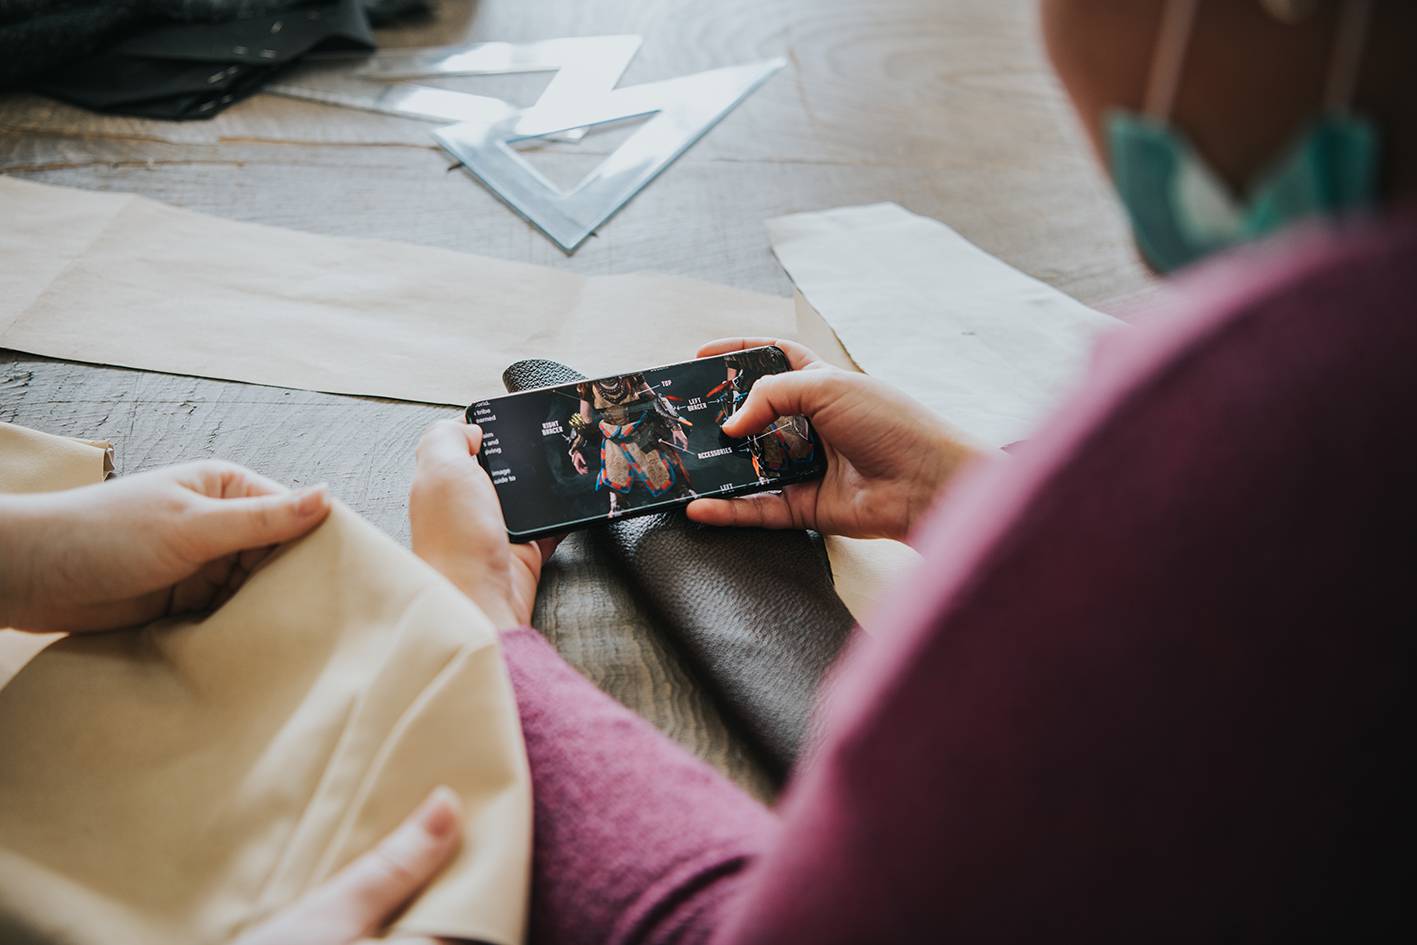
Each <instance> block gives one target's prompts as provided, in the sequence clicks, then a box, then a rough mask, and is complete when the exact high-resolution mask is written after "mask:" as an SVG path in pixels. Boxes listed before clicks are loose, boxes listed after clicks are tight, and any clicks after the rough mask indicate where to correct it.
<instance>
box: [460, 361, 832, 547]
mask: <svg viewBox="0 0 1417 945" xmlns="http://www.w3.org/2000/svg"><path fill="white" fill-rule="evenodd" d="M788 370H790V366H789V365H788V362H787V356H786V355H785V354H784V353H783V352H782V350H781V349H780V348H776V347H770V346H769V347H762V348H748V349H745V350H742V351H734V352H730V353H728V354H722V355H715V356H713V357H708V358H700V359H698V360H696V361H685V362H684V363H682V364H671V365H668V366H666V367H657V368H649V369H647V370H644V371H636V372H634V373H632V374H619V375H615V376H613V377H602V378H597V379H595V380H590V381H583V382H580V383H574V384H561V385H558V386H555V387H542V388H538V389H536V390H528V391H521V392H519V393H515V394H507V395H505V396H502V397H493V398H490V399H488V400H479V401H477V402H476V403H474V404H472V405H471V406H470V407H468V408H467V420H468V422H469V423H476V424H477V425H478V426H480V427H482V449H481V450H480V451H479V452H478V456H477V458H478V461H479V462H480V463H481V464H482V466H483V468H484V469H486V470H487V474H488V475H489V476H491V478H492V485H493V486H494V487H495V488H496V490H497V497H498V499H499V500H500V501H501V503H502V515H503V517H504V518H505V519H506V522H507V534H508V535H509V536H510V537H511V539H512V540H513V541H531V540H533V539H536V538H543V537H546V536H548V535H554V534H558V533H560V532H564V531H568V530H570V529H574V528H583V527H585V526H588V525H593V524H596V523H598V522H604V521H608V520H610V519H613V518H624V517H629V516H634V515H644V514H646V513H649V512H662V511H664V510H666V509H670V508H674V507H677V506H681V505H685V504H687V503H689V502H690V501H692V500H693V499H696V498H702V497H710V496H712V497H718V498H727V497H732V496H742V495H750V494H752V493H755V492H765V491H769V490H774V489H781V488H783V487H784V486H786V485H790V484H792V483H796V482H804V481H806V480H809V479H815V478H817V477H819V476H821V475H822V473H823V471H824V470H825V468H826V457H825V455H824V454H823V450H822V445H821V442H820V440H819V439H818V438H817V434H816V431H815V430H813V429H812V426H811V424H810V423H809V422H808V421H807V419H806V418H805V417H781V418H778V419H777V420H776V421H774V422H773V423H771V424H770V425H769V426H768V427H767V428H766V429H764V430H763V431H762V432H761V433H758V434H755V435H753V436H749V437H746V438H742V439H734V438H730V437H728V436H727V435H726V434H724V433H723V431H722V430H721V429H720V425H721V424H722V423H723V422H724V421H725V420H726V419H728V417H730V416H732V415H733V414H734V413H736V412H737V411H738V410H740V409H742V406H743V404H744V402H745V401H746V400H747V397H748V392H749V391H750V390H752V387H753V384H755V383H756V382H757V381H758V380H759V379H760V378H763V377H766V376H767V375H769V374H779V373H782V372H784V371H788Z"/></svg>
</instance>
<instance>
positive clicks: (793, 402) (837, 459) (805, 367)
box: [687, 338, 975, 540]
mask: <svg viewBox="0 0 1417 945" xmlns="http://www.w3.org/2000/svg"><path fill="white" fill-rule="evenodd" d="M762 345H776V346H777V347H779V348H781V349H782V350H783V351H784V352H786V354H787V358H788V362H789V363H790V364H791V365H792V367H793V369H794V370H792V371H791V372H788V373H785V374H772V375H768V376H767V377H763V378H760V379H759V380H758V381H757V382H756V383H755V384H754V385H753V388H752V390H751V391H749V393H748V398H747V400H745V401H744V402H743V406H742V407H741V408H739V410H738V412H737V413H735V414H734V415H733V416H732V417H729V418H728V420H726V421H724V424H723V432H724V433H726V434H727V435H729V436H731V437H746V436H751V435H753V434H756V433H759V432H761V431H762V430H763V429H764V428H765V427H766V426H768V424H770V423H772V422H773V421H774V420H776V419H777V418H778V417H790V416H795V415H798V414H800V415H802V416H805V417H806V418H807V419H808V420H810V421H811V423H812V425H813V426H814V427H815V428H816V430H817V434H818V435H819V436H820V437H821V439H822V445H823V447H824V448H825V450H826V459H827V469H826V474H825V475H824V476H823V477H822V478H821V479H817V480H814V481H811V482H804V483H797V484H795V485H789V486H787V487H786V488H785V489H784V490H783V491H782V492H780V493H771V492H765V493H760V494H758V495H753V496H747V497H745V498H739V499H696V500H694V501H693V502H691V503H689V507H688V509H687V512H688V516H689V518H691V519H693V520H694V521H696V522H702V523H704V524H706V525H740V526H757V527H759V528H811V529H815V530H817V531H819V532H823V533H825V534H830V535H846V536H849V537H852V538H895V539H902V540H903V539H905V538H906V537H907V536H908V535H909V534H910V531H911V529H912V528H913V527H914V526H915V524H916V523H917V522H918V521H919V519H920V517H921V516H922V515H923V514H924V513H925V512H926V511H927V510H928V509H929V508H930V506H931V504H932V503H933V502H934V500H935V496H936V495H937V494H938V493H939V492H940V490H941V489H942V488H943V486H944V485H945V483H946V482H948V481H949V479H950V477H952V476H953V475H954V474H955V473H956V472H957V471H958V470H959V469H960V467H961V466H962V465H964V463H965V462H966V461H967V460H968V459H970V458H971V457H973V456H974V455H975V450H974V449H972V448H971V447H969V446H967V445H965V444H964V443H963V442H961V441H960V440H959V439H958V438H957V437H956V436H955V435H954V434H953V433H952V431H951V430H950V428H949V427H948V426H947V425H946V424H945V422H944V421H943V420H941V419H940V418H939V417H938V416H936V415H935V414H933V413H931V412H930V411H929V410H928V409H927V408H926V407H925V406H924V405H923V404H921V403H919V402H918V401H915V400H912V399H911V398H909V397H907V396H906V395H905V394H903V393H901V392H900V391H898V390H896V389H895V388H893V387H891V386H890V385H888V384H885V383H883V382H881V381H878V380H875V379H874V378H871V377H867V376H866V375H865V374H858V373H856V372H853V371H843V370H841V369H839V368H835V367H832V366H831V365H828V364H827V363H826V362H824V361H822V360H821V359H820V358H818V357H817V355H815V354H814V353H812V351H810V350H809V349H807V348H805V347H803V346H802V345H799V344H797V343H796V342H792V341H782V340H776V339H772V338H726V339H721V340H719V341H711V342H709V343H708V344H706V345H704V346H703V347H702V348H700V349H699V354H698V356H699V357H701V358H706V357H711V356H713V355H718V354H725V353H727V352H729V351H739V350H742V349H745V348H757V347H761V346H762Z"/></svg>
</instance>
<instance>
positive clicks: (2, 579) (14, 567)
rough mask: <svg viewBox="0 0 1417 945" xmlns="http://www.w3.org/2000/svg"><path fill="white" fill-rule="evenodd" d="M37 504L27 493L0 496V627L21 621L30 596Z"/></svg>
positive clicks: (32, 593) (37, 524)
mask: <svg viewBox="0 0 1417 945" xmlns="http://www.w3.org/2000/svg"><path fill="white" fill-rule="evenodd" d="M38 504H39V503H38V500H37V499H35V498H33V497H30V496H14V495H0V627H12V626H15V625H16V624H18V623H23V622H24V614H25V611H26V608H27V604H26V602H27V601H29V600H32V599H33V597H34V593H35V588H34V583H35V580H36V577H37V575H36V560H35V558H36V556H35V551H36V541H35V532H36V530H37V529H38V528H40V527H41V521H40V518H39V516H38V514H37V511H38V510H37V508H36V506H37V505H38Z"/></svg>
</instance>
